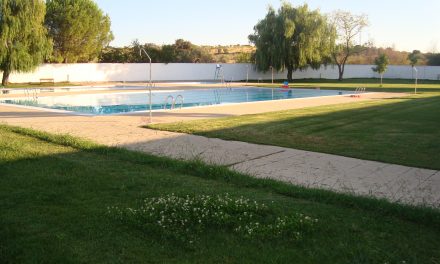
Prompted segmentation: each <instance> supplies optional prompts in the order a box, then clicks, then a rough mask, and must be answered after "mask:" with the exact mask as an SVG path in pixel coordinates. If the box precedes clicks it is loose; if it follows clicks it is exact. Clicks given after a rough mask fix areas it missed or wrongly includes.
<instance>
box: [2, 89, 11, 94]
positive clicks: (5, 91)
mask: <svg viewBox="0 0 440 264" xmlns="http://www.w3.org/2000/svg"><path fill="white" fill-rule="evenodd" d="M0 91H1V94H9V92H10V91H11V90H10V89H5V88H1V89H0Z"/></svg>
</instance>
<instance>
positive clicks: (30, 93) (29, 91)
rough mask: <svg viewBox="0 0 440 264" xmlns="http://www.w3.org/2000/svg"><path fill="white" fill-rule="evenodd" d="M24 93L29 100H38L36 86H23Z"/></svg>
mask: <svg viewBox="0 0 440 264" xmlns="http://www.w3.org/2000/svg"><path fill="white" fill-rule="evenodd" d="M24 94H25V95H26V98H27V99H28V100H29V101H37V100H38V92H37V89H36V88H25V90H24Z"/></svg>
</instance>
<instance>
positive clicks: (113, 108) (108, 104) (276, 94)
mask: <svg viewBox="0 0 440 264" xmlns="http://www.w3.org/2000/svg"><path fill="white" fill-rule="evenodd" d="M350 93H352V92H349V91H338V90H313V89H281V88H274V89H271V88H255V87H252V88H242V87H241V88H220V89H218V88H217V89H213V88H211V89H188V90H172V91H167V90H163V91H153V93H152V98H151V99H152V105H151V107H152V109H153V110H159V109H171V108H181V107H195V106H209V105H219V104H231V103H244V102H258V101H269V100H282V99H293V98H305V97H318V96H332V95H342V94H350ZM0 103H5V104H15V105H24V106H34V107H42V108H49V109H57V110H65V111H71V112H78V113H84V114H93V115H105V114H117V113H127V112H136V111H145V110H149V109H150V107H149V104H148V103H149V93H148V91H139V92H121V93H106V94H82V95H65V96H48V97H39V98H33V97H29V98H15V99H3V100H0Z"/></svg>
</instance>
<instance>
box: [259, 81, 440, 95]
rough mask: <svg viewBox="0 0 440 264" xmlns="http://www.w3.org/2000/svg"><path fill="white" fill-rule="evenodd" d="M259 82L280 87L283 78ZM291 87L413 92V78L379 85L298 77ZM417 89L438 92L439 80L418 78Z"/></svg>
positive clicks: (439, 87)
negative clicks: (272, 81) (271, 81)
mask: <svg viewBox="0 0 440 264" xmlns="http://www.w3.org/2000/svg"><path fill="white" fill-rule="evenodd" d="M267 82H268V81H267V80H266V81H265V82H264V83H260V85H259V86H261V87H280V86H281V84H282V82H283V80H275V81H274V82H275V84H270V83H267ZM289 86H290V87H292V88H310V89H315V88H317V87H319V88H320V89H330V90H334V89H337V90H354V89H356V88H358V87H365V88H367V91H370V92H414V87H415V84H414V80H408V79H384V80H383V86H382V87H381V86H380V79H376V78H367V79H345V80H343V81H338V80H332V79H299V80H294V81H293V83H290V85H289ZM417 90H418V91H419V92H433V91H435V92H439V91H440V81H436V80H418V85H417Z"/></svg>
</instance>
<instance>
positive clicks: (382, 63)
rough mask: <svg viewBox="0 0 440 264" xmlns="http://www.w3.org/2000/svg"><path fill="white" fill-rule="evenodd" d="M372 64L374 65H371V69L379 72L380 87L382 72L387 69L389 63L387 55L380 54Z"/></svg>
mask: <svg viewBox="0 0 440 264" xmlns="http://www.w3.org/2000/svg"><path fill="white" fill-rule="evenodd" d="M374 64H375V65H376V67H373V68H372V70H373V71H374V72H377V73H379V74H380V87H382V80H383V74H384V73H385V72H386V71H387V68H388V64H389V60H388V56H387V55H385V54H381V55H380V56H379V57H377V58H376V59H375V60H374Z"/></svg>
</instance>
